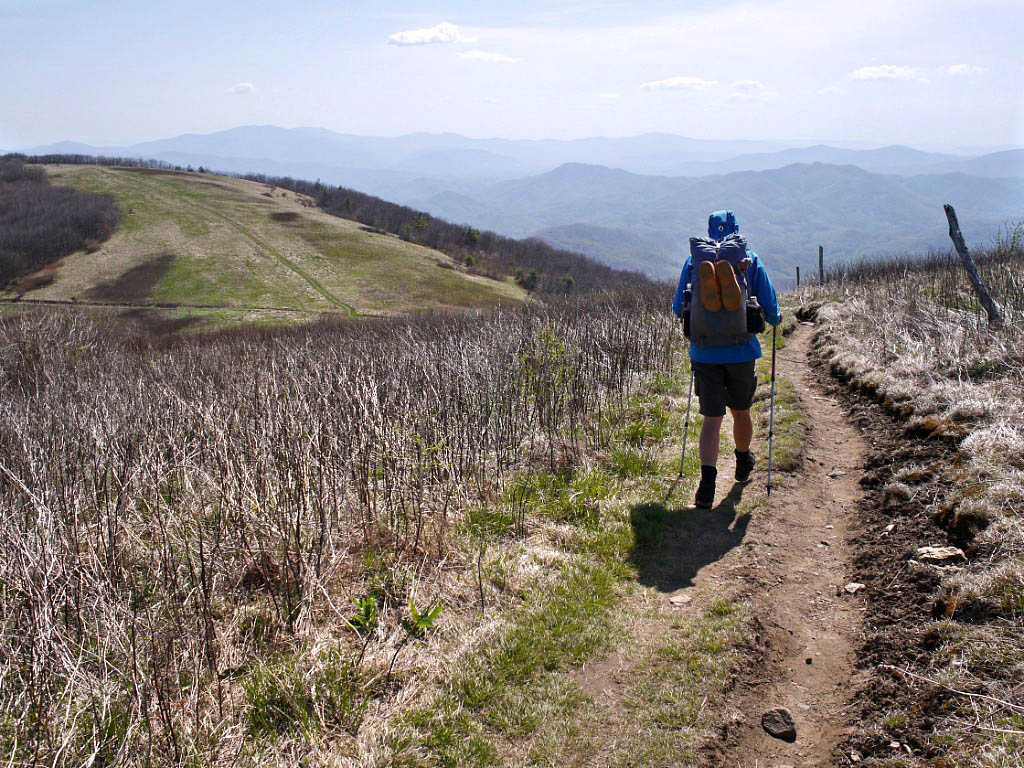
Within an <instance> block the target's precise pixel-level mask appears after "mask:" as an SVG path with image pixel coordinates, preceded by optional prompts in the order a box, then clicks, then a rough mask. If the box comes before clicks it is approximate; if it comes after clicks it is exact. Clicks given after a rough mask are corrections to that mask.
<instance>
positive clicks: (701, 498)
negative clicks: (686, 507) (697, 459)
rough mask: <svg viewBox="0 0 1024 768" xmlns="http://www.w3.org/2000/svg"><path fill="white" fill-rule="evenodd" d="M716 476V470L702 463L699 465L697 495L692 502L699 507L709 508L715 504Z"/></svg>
mask: <svg viewBox="0 0 1024 768" xmlns="http://www.w3.org/2000/svg"><path fill="white" fill-rule="evenodd" d="M716 477H718V470H717V469H715V468H714V467H709V466H708V465H706V464H702V465H701V467H700V485H698V486H697V496H696V498H695V499H694V500H693V503H694V504H695V505H696V506H697V507H699V508H700V509H711V507H713V506H714V505H715V478H716Z"/></svg>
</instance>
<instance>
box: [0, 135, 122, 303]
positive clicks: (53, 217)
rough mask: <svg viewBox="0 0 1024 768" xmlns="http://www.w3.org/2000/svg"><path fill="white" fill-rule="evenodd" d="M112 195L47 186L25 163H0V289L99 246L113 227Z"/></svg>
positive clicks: (11, 158)
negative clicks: (47, 265) (79, 251)
mask: <svg viewBox="0 0 1024 768" xmlns="http://www.w3.org/2000/svg"><path fill="white" fill-rule="evenodd" d="M120 219H121V212H120V209H119V208H118V205H117V201H116V200H115V199H114V197H113V196H112V195H96V194H92V193H88V192H80V191H79V190H77V189H72V188H70V187H55V186H51V185H50V183H49V181H48V180H47V178H46V173H45V172H44V170H43V169H42V168H40V167H38V166H33V165H27V164H26V162H25V158H24V157H22V156H17V155H6V156H4V157H2V158H0V285H3V284H5V283H8V282H10V281H12V280H14V279H15V278H18V277H20V276H22V275H24V274H26V273H28V272H32V271H34V270H37V269H39V268H40V267H42V266H45V265H46V264H49V263H52V262H54V261H57V260H58V259H61V258H63V257H64V256H67V255H68V254H69V253H73V252H74V251H77V250H79V249H82V248H85V249H87V250H89V249H94V248H97V247H99V244H100V243H102V242H103V241H104V240H106V239H107V238H108V237H110V235H111V234H112V233H113V231H114V230H115V229H116V228H117V225H118V223H119V222H120Z"/></svg>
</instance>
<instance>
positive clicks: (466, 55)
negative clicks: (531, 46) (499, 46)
mask: <svg viewBox="0 0 1024 768" xmlns="http://www.w3.org/2000/svg"><path fill="white" fill-rule="evenodd" d="M457 55H458V57H459V58H460V59H466V60H467V61H494V62H497V63H499V64H518V63H519V62H520V61H522V59H517V58H514V57H512V56H505V55H504V54H502V53H493V52H492V51H478V50H472V51H463V52H461V53H459V54H457Z"/></svg>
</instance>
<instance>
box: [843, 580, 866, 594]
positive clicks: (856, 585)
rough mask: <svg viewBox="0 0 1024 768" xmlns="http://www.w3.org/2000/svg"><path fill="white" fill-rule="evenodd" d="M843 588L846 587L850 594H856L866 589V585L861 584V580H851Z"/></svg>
mask: <svg viewBox="0 0 1024 768" xmlns="http://www.w3.org/2000/svg"><path fill="white" fill-rule="evenodd" d="M843 589H845V590H846V592H847V593H848V594H851V595H856V594H857V593H858V592H860V591H861V590H862V589H864V585H863V584H861V583H860V582H859V581H851V582H850V583H849V584H847V585H846V586H845V587H843Z"/></svg>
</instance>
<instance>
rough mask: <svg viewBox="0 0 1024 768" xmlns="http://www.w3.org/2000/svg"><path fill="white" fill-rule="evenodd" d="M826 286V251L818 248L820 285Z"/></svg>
mask: <svg viewBox="0 0 1024 768" xmlns="http://www.w3.org/2000/svg"><path fill="white" fill-rule="evenodd" d="M824 284H825V249H824V248H823V247H821V246H820V245H819V246H818V285H824Z"/></svg>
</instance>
